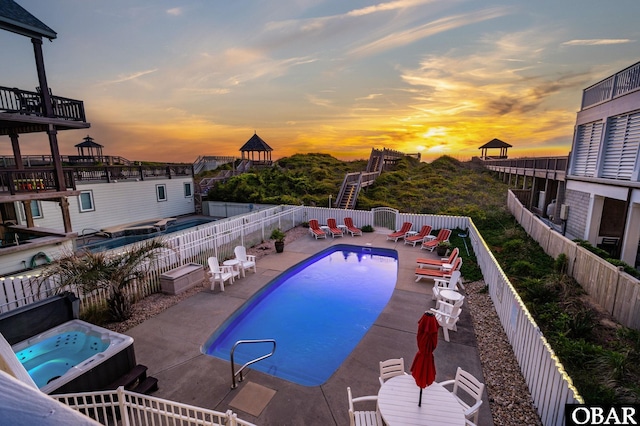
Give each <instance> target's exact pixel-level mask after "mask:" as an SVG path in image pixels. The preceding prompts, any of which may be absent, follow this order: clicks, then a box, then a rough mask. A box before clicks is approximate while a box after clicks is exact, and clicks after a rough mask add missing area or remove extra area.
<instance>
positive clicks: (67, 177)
mask: <svg viewBox="0 0 640 426" xmlns="http://www.w3.org/2000/svg"><path fill="white" fill-rule="evenodd" d="M63 176H64V188H62V189H58V187H57V185H56V172H55V169H52V168H31V169H24V170H3V171H0V195H1V194H3V193H4V194H6V193H8V194H10V195H16V194H26V193H39V192H52V191H60V190H62V191H64V190H65V189H66V190H75V189H76V183H75V180H74V175H73V170H70V169H65V170H63Z"/></svg>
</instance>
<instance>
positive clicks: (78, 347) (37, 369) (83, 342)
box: [16, 331, 109, 388]
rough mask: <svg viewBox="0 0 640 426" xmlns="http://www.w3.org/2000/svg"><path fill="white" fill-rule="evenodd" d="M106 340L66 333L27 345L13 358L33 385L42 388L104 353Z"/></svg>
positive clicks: (106, 346) (76, 332)
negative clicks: (20, 364) (29, 377)
mask: <svg viewBox="0 0 640 426" xmlns="http://www.w3.org/2000/svg"><path fill="white" fill-rule="evenodd" d="M108 347H109V342H108V341H102V339H100V338H99V337H97V336H90V335H87V334H85V333H83V332H81V331H69V332H65V333H60V334H57V335H55V336H51V337H49V338H47V339H45V340H42V341H41V342H38V343H36V344H34V345H32V346H29V347H27V348H25V349H23V350H21V351H19V352H16V356H17V357H18V359H19V360H20V362H21V363H22V365H23V366H24V368H25V369H26V370H27V372H28V373H29V375H30V376H31V378H32V379H33V381H34V382H35V383H36V385H37V386H38V387H39V388H41V387H43V386H45V385H46V384H47V383H48V382H50V381H51V380H53V379H55V378H57V377H60V376H62V375H64V374H65V373H66V372H67V371H68V370H69V369H70V368H72V367H74V366H75V365H77V364H79V363H81V362H82V361H84V360H86V359H88V358H91V357H92V356H94V355H95V354H97V353H100V352H104V351H105V350H106V349H107V348H108Z"/></svg>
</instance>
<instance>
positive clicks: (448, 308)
mask: <svg viewBox="0 0 640 426" xmlns="http://www.w3.org/2000/svg"><path fill="white" fill-rule="evenodd" d="M461 306H462V300H460V301H459V302H458V303H456V305H452V304H451V303H447V302H445V301H444V300H438V301H437V302H436V307H435V309H434V308H431V312H433V314H434V315H435V316H436V319H437V320H438V324H440V327H442V333H443V334H444V340H446V341H447V342H448V341H449V330H452V331H458V327H457V326H456V324H457V323H458V320H459V319H460V314H461V313H462V308H461Z"/></svg>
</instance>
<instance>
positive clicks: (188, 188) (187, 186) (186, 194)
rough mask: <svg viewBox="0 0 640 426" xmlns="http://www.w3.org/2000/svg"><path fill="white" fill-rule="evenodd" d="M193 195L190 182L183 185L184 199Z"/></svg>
mask: <svg viewBox="0 0 640 426" xmlns="http://www.w3.org/2000/svg"><path fill="white" fill-rule="evenodd" d="M192 195H193V191H192V190H191V182H187V183H185V184H184V197H185V198H189V197H191V196H192Z"/></svg>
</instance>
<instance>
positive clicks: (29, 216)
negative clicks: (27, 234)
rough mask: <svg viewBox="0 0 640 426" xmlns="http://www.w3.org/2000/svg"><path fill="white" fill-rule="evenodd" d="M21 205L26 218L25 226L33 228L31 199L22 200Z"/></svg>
mask: <svg viewBox="0 0 640 426" xmlns="http://www.w3.org/2000/svg"><path fill="white" fill-rule="evenodd" d="M22 207H24V215H25V216H26V218H27V228H33V227H34V224H33V212H32V211H31V200H24V201H23V202H22Z"/></svg>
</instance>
